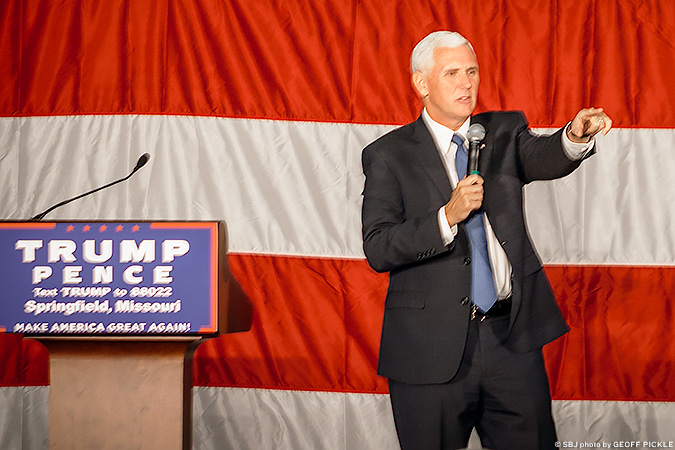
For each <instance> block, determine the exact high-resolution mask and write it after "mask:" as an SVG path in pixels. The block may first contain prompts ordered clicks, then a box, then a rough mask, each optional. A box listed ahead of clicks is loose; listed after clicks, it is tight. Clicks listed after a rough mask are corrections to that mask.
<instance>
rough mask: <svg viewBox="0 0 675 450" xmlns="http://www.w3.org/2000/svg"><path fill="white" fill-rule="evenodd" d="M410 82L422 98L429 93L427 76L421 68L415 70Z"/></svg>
mask: <svg viewBox="0 0 675 450" xmlns="http://www.w3.org/2000/svg"><path fill="white" fill-rule="evenodd" d="M410 83H411V84H412V86H413V88H414V89H415V92H417V95H419V96H420V97H421V98H424V97H426V96H427V95H429V87H428V86H427V77H426V76H424V74H423V73H422V72H420V71H419V70H418V71H416V72H413V74H412V75H411V76H410Z"/></svg>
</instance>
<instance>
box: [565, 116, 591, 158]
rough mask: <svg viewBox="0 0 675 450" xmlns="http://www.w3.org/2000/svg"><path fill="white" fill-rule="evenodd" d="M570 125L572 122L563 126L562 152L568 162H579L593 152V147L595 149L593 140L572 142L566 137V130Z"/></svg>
mask: <svg viewBox="0 0 675 450" xmlns="http://www.w3.org/2000/svg"><path fill="white" fill-rule="evenodd" d="M571 123H572V122H569V123H568V124H567V125H566V126H565V130H564V131H563V134H562V146H563V151H564V152H565V154H566V155H567V157H568V158H569V159H570V161H579V160H580V159H583V158H584V157H585V156H586V155H588V153H590V151H591V150H593V147H595V138H591V140H590V141H588V142H572V141H571V140H570V138H569V137H567V129H568V128H569V127H570V125H571Z"/></svg>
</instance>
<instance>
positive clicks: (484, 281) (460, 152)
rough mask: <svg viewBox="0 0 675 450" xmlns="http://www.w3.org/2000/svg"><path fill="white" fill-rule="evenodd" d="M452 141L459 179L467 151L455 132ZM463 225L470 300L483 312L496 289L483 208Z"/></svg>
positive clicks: (465, 162)
mask: <svg viewBox="0 0 675 450" xmlns="http://www.w3.org/2000/svg"><path fill="white" fill-rule="evenodd" d="M452 142H454V143H455V144H457V156H455V167H456V168H457V177H458V178H459V179H460V180H461V179H462V178H464V177H465V176H466V166H467V162H468V159H469V153H468V152H467V150H466V147H465V146H464V140H463V139H462V138H461V137H460V136H458V135H457V134H455V135H454V136H453V137H452ZM465 225H466V231H467V233H468V234H469V240H470V241H471V300H472V301H473V303H474V305H476V306H477V307H478V309H480V310H481V311H483V312H485V311H487V310H488V309H490V308H491V307H492V305H494V303H495V302H496V301H497V291H496V290H495V282H494V278H493V276H492V268H491V267H490V257H489V255H488V248H487V239H486V238H485V225H484V224H483V208H481V209H479V210H478V211H474V212H473V213H471V215H470V216H469V218H468V220H466V221H465Z"/></svg>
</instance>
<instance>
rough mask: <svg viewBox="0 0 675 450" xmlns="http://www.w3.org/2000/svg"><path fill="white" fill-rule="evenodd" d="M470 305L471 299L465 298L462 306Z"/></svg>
mask: <svg viewBox="0 0 675 450" xmlns="http://www.w3.org/2000/svg"><path fill="white" fill-rule="evenodd" d="M468 304H469V297H464V298H463V299H462V305H468Z"/></svg>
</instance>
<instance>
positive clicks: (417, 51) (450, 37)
mask: <svg viewBox="0 0 675 450" xmlns="http://www.w3.org/2000/svg"><path fill="white" fill-rule="evenodd" d="M461 45H468V46H469V48H470V49H471V51H472V52H473V51H474V50H473V46H472V45H471V42H469V41H468V39H467V38H465V37H464V36H462V35H461V34H459V33H457V32H454V31H434V32H433V33H431V34H429V35H427V37H425V38H424V39H422V40H421V41H419V42H418V43H417V45H416V46H415V48H414V49H413V51H412V55H411V56H410V71H411V73H414V72H417V71H420V72H423V73H426V72H427V71H428V70H430V69H431V68H432V67H433V65H434V49H436V48H438V47H451V48H454V47H459V46H461ZM474 53H475V52H474Z"/></svg>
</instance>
